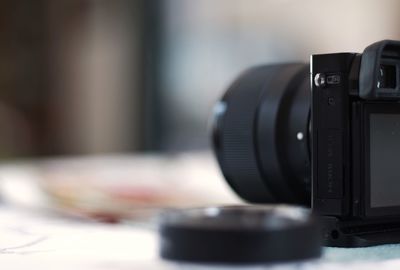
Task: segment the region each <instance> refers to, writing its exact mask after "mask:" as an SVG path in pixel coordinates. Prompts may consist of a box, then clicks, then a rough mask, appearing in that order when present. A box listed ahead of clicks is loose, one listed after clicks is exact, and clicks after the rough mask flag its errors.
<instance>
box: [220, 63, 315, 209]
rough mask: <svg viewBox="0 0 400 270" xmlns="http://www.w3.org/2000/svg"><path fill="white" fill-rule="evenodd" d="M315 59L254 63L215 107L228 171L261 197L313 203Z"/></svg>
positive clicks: (235, 183) (245, 190)
mask: <svg viewBox="0 0 400 270" xmlns="http://www.w3.org/2000/svg"><path fill="white" fill-rule="evenodd" d="M309 120H310V82H309V65H307V64H298V63H291V64H277V65H268V66H260V67H255V68H252V69H250V70H248V71H246V72H244V73H243V74H242V75H241V76H239V78H238V79H237V80H236V81H235V82H234V83H233V84H232V85H231V86H230V87H229V89H228V90H227V92H226V93H225V95H224V96H223V98H222V99H221V100H220V102H219V103H218V104H217V105H216V107H215V114H214V127H213V144H214V150H215V153H216V156H217V160H218V162H219V165H220V167H221V169H222V172H223V174H224V177H225V178H226V180H227V182H228V183H229V185H230V186H231V187H232V188H233V189H234V190H235V192H236V193H237V194H238V195H239V196H241V197H242V198H243V199H245V200H246V201H249V202H255V203H291V204H302V205H307V206H309V205H310V202H311V200H310V189H311V187H310V186H311V185H310V182H311V176H310V175H311V167H310V151H309V143H308V141H309Z"/></svg>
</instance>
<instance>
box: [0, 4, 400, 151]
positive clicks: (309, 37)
mask: <svg viewBox="0 0 400 270" xmlns="http://www.w3.org/2000/svg"><path fill="white" fill-rule="evenodd" d="M398 10H400V2H399V1H396V0H385V1H379V0H367V1H365V0H353V1H346V0H340V1H324V2H321V1H317V0H306V1H296V0H282V1H274V0H252V1H246V0H219V1H213V0H198V1H183V0H163V1H162V0H135V1H129V0H114V1H107V0H57V1H51V0H37V1H30V0H9V1H1V2H0V157H1V158H4V159H6V158H17V157H35V156H54V155H80V154H100V153H121V152H137V151H140V152H143V151H151V152H168V153H170V152H181V151H189V150H202V149H207V148H209V140H208V130H207V125H208V124H207V123H208V121H209V118H210V115H211V110H212V106H213V104H214V103H215V101H216V100H217V99H218V98H219V97H220V96H221V95H222V94H223V92H224V90H225V89H226V87H227V86H228V85H229V83H230V82H231V81H232V80H233V79H234V78H235V76H237V75H238V73H239V72H240V71H242V70H243V69H245V68H247V67H249V66H252V65H257V64H262V63H272V62H283V61H286V62H287V61H308V59H309V55H310V54H311V53H323V52H338V51H362V50H363V49H364V47H365V46H366V45H368V44H370V43H372V42H374V41H377V40H381V39H400V28H399V24H400V17H399V16H398Z"/></svg>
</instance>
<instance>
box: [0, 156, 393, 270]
mask: <svg viewBox="0 0 400 270" xmlns="http://www.w3.org/2000/svg"><path fill="white" fill-rule="evenodd" d="M120 158H121V157H117V156H113V157H101V158H100V160H103V161H104V162H108V161H110V160H114V161H118V159H120ZM97 159H98V158H97ZM126 159H127V157H126V156H125V157H124V160H125V161H124V162H126ZM128 159H129V158H128ZM133 160H137V159H136V158H135V159H133ZM185 160H187V159H186V158H185ZM189 160H190V162H189V163H193V164H192V165H193V166H192V168H201V173H200V174H201V176H202V179H204V180H203V181H202V183H201V184H199V183H193V185H194V187H196V188H197V189H199V190H201V191H202V192H207V191H208V189H210V190H211V189H212V193H213V194H214V197H213V200H212V203H215V202H216V203H224V204H232V203H240V201H239V200H238V199H237V197H235V196H234V195H233V194H232V192H231V191H230V190H229V188H228V187H227V186H226V185H225V184H224V183H223V179H222V178H221V176H220V174H219V173H218V172H217V170H218V169H217V167H216V165H215V164H214V163H213V161H211V159H210V156H209V155H208V154H202V155H200V156H197V157H193V158H192V159H189ZM86 161H87V158H85V159H82V160H81V162H86ZM132 162H134V161H132ZM117 163H118V162H117ZM199 163H201V164H202V165H201V166H197V165H196V164H199ZM113 164H115V162H114V163H113ZM179 164H182V160H181V159H179ZM186 165H189V164H186ZM36 166H37V164H36V163H35V162H33V163H32V162H22V163H11V164H5V165H3V166H1V168H0V192H1V193H0V194H1V196H2V197H3V201H4V202H3V204H2V205H1V204H0V269H45V270H46V269H77V270H79V269H86V270H91V269H150V270H152V269H160V270H161V269H213V268H215V269H293V265H278V266H274V267H272V268H271V266H254V267H235V266H229V267H222V266H219V267H212V266H206V267H203V266H199V265H190V266H188V265H182V264H181V265H178V264H172V263H168V262H165V261H163V260H161V259H160V258H159V257H158V239H157V231H156V230H155V226H154V224H153V223H151V222H145V223H143V222H141V221H137V222H123V223H119V224H102V223H97V222H88V221H82V220H79V219H73V218H67V217H65V216H61V215H59V214H57V213H55V212H54V211H49V209H48V208H46V204H45V202H44V201H43V200H42V198H41V196H40V194H38V192H37V190H36V188H35V185H34V183H35V181H33V180H34V179H33V178H34V177H37V174H36ZM185 167H186V169H187V168H188V166H185ZM189 167H190V166H189ZM205 169H206V170H205ZM196 170H197V169H193V171H192V172H190V173H188V172H186V174H185V177H184V178H185V179H187V178H188V177H190V174H191V173H192V174H193V179H192V180H196V182H199V181H200V180H199V179H198V177H199V171H196ZM177 171H179V170H177ZM205 171H207V172H205ZM195 175H197V176H195ZM185 181H187V182H190V181H189V180H185ZM187 184H188V183H187ZM216 194H217V195H218V194H220V196H216ZM215 198H219V199H220V201H218V199H217V200H216V199H215ZM210 202H211V201H210ZM206 204H207V203H206ZM295 267H297V268H294V269H343V268H346V269H362V270H369V269H374V270H375V269H379V270H384V269H400V245H385V246H378V247H370V248H359V249H339V248H326V249H325V250H324V255H323V257H322V258H321V259H320V260H318V261H316V262H311V263H307V264H302V265H296V266H295Z"/></svg>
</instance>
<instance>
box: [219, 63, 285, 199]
mask: <svg viewBox="0 0 400 270" xmlns="http://www.w3.org/2000/svg"><path fill="white" fill-rule="evenodd" d="M278 68H279V66H264V67H257V68H254V69H251V70H249V71H247V72H246V73H244V74H243V75H242V76H241V77H239V78H238V80H236V82H235V83H234V84H233V85H232V86H231V88H230V89H229V90H228V92H227V93H226V95H225V97H224V98H223V101H224V102H225V104H226V106H227V107H226V111H225V113H224V116H223V120H222V121H221V122H220V123H219V125H220V127H219V132H220V134H219V136H220V137H219V147H220V149H219V151H218V152H219V153H218V155H219V159H220V162H221V165H222V168H223V172H224V175H225V178H226V179H227V181H228V182H229V184H230V185H231V186H232V188H233V189H234V190H235V191H236V192H237V193H238V194H239V195H240V196H241V197H242V198H244V199H246V200H249V201H252V202H264V203H266V202H275V201H276V199H275V198H274V196H273V195H272V194H271V191H270V190H269V189H268V187H267V186H266V184H265V182H264V181H263V177H262V175H261V174H260V171H261V170H260V169H259V167H258V166H259V162H258V160H257V149H255V147H256V145H255V143H254V142H255V136H256V134H257V132H256V119H257V109H258V105H259V103H260V97H261V94H262V92H263V90H264V87H265V86H264V85H263V84H265V82H268V81H270V79H271V78H268V76H269V77H272V76H273V74H275V72H276V70H277V69H278ZM266 76H267V77H266ZM242 87H243V89H239V88H242ZM244 179H245V181H244Z"/></svg>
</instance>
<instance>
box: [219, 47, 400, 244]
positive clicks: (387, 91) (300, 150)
mask: <svg viewBox="0 0 400 270" xmlns="http://www.w3.org/2000/svg"><path fill="white" fill-rule="evenodd" d="M310 73H311V75H310ZM310 77H311V83H310ZM215 108H216V110H215V112H214V122H213V124H214V125H213V132H212V139H213V146H214V151H215V154H216V158H217V161H218V163H219V165H220V167H221V170H222V173H223V175H224V177H225V179H226V180H227V183H228V184H229V185H230V186H231V187H232V189H233V190H234V191H235V192H236V193H237V194H238V195H239V196H240V197H242V198H243V199H244V200H246V201H248V202H252V203H279V204H281V203H285V204H298V205H304V206H308V207H310V206H311V208H312V210H313V212H315V213H317V214H318V215H319V216H320V217H321V220H322V221H323V222H322V223H323V226H322V228H323V237H324V240H325V244H326V245H328V246H341V247H360V246H372V245H379V244H387V243H400V41H392V40H383V41H380V42H377V43H374V44H372V45H370V46H368V47H367V48H366V49H365V50H364V52H363V53H334V54H320V55H312V56H311V62H310V64H309V65H308V64H305V63H281V64H271V65H263V66H258V67H254V68H251V69H249V70H247V71H245V72H244V73H242V74H241V75H240V76H239V77H238V78H237V79H236V80H235V81H234V82H233V83H232V85H231V86H230V87H229V88H228V90H227V91H226V92H225V94H224V96H223V97H222V98H221V100H220V101H219V102H218V104H217V106H216V107H215Z"/></svg>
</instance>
